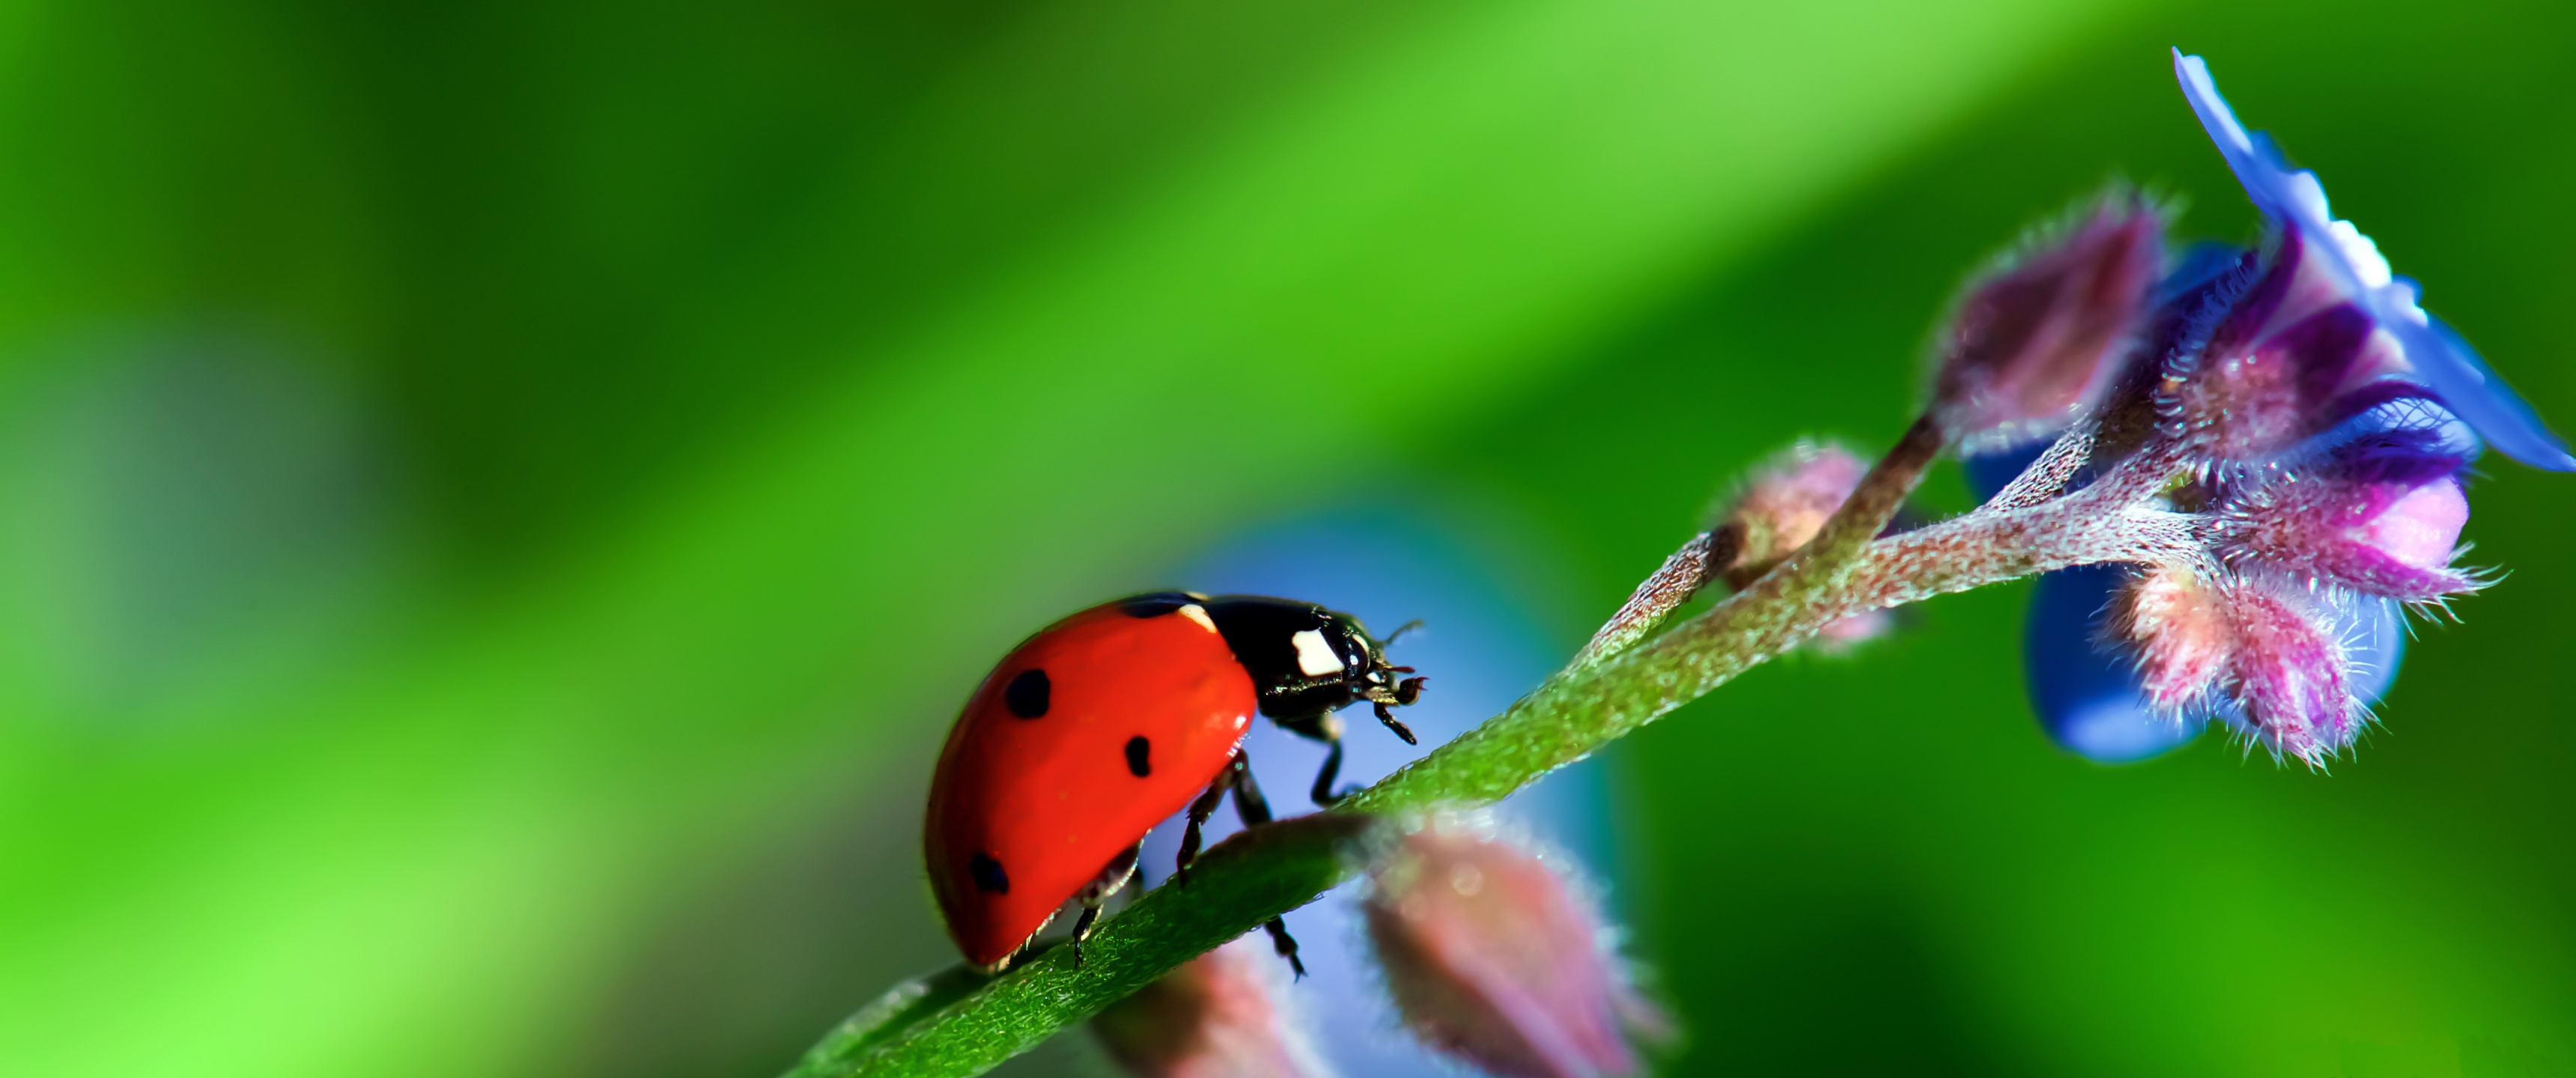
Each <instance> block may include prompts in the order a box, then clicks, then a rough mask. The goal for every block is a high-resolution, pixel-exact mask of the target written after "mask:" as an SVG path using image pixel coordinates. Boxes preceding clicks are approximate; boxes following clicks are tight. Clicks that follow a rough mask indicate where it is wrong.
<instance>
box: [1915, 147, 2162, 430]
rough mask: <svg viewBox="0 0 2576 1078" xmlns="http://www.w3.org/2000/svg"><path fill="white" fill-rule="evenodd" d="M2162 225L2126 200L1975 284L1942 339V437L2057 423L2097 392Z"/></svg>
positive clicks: (2112, 200) (2147, 277) (2136, 309)
mask: <svg viewBox="0 0 2576 1078" xmlns="http://www.w3.org/2000/svg"><path fill="white" fill-rule="evenodd" d="M2163 238H2164V218H2163V216H2162V215H2160V214H2159V213H2157V212H2156V210H2155V209H2154V208H2153V207H2151V206H2149V205H2147V203H2146V201H2145V200H2144V199H2142V198H2139V197H2138V196H2137V195H2135V194H2128V193H2123V194H2117V195H2113V196H2111V197H2109V198H2106V199H2104V200H2103V202H2102V203H2101V205H2099V206H2097V207H2096V208H2095V209H2094V210H2093V212H2092V214H2091V215H2090V216H2089V217H2087V218H2086V219H2085V220H2084V222H2083V223H2082V224H2081V225H2078V226H2076V227H2075V229H2074V230H2073V231H2071V232H2068V233H2066V234H2065V235H2063V236H2061V237H2058V238H2056V239H2053V240H2051V241H2048V242H2046V243H2044V244H2041V245H2039V246H2037V247H2035V248H2033V249H2031V250H2029V251H2028V252H2026V253H2024V254H2023V255H2022V256H2021V257H2019V258H2018V259H2016V260H2014V261H2013V262H2011V263H2009V264H2007V265H2006V266H2005V267H2004V268H2002V269H1999V270H1997V271H1995V272H1993V273H1992V274H1991V275H1989V276H1987V277H1986V278H1984V279H1983V280H1980V281H1978V282H1977V283H1976V284H1975V285H1973V286H1972V287H1971V288H1970V289H1969V290H1968V294H1967V297H1966V298H1965V299H1964V300H1962V301H1961V302H1960V304H1959V310H1958V313H1957V314H1956V315H1955V316H1953V317H1952V319H1951V321H1950V328H1949V330H1948V331H1947V333H1946V335H1945V336H1944V338H1943V340H1942V356H1941V369H1940V372H1939V374H1938V375H1937V376H1936V378H1935V380H1934V385H1933V396H1934V405H1933V408H1934V414H1935V415H1936V416H1937V417H1938V419H1939V421H1940V423H1941V428H1942V430H1943V431H1944V432H1945V433H1947V434H1948V435H1949V436H1950V437H1951V439H1952V440H1954V441H1958V442H1961V443H1963V444H1967V445H1969V446H1972V447H1973V446H1978V445H1989V444H1991V445H2000V444H2005V443H2009V442H2014V441H2020V440H2024V439H2027V438H2029V437H2031V436H2034V435H2037V434H2041V433H2045V432H2048V431H2051V430H2056V429H2060V428H2063V427H2064V426H2066V425H2067V424H2068V423H2071V422H2073V421H2074V420H2075V419H2076V418H2078V417H2079V416H2081V415H2082V414H2083V413H2084V412H2085V411H2086V410H2088V409H2090V408H2091V407H2092V406H2093V405H2094V404H2095V403H2096V402H2097V401H2099V400H2100V399H2101V397H2102V394H2103V392H2104V391H2105V390H2106V389H2107V388H2108V387H2109V386H2110V384H2111V383H2112V381H2113V380H2114V378H2115V376H2116V375H2117V373H2118V370H2117V368H2118V366H2119V365H2118V364H2116V363H2114V362H2112V360H2113V359H2115V358H2116V357H2117V356H2119V355H2120V354H2121V353H2122V351H2123V349H2122V347H2121V346H2122V345H2123V344H2124V343H2126V341H2127V339H2128V336H2129V334H2130V332H2131V330H2132V329H2133V328H2134V327H2135V324H2136V322H2137V321H2138V318H2139V315H2140V313H2141V312H2142V311H2143V309H2144V308H2145V307H2146V304H2147V300H2148V298H2149V294H2150V292H2151V291H2152V290H2153V289H2154V287H2155V284H2156V280H2157V273H2158V271H2159V269H2160V267H2161V264H2162V261H2163V257H2164V248H2163Z"/></svg>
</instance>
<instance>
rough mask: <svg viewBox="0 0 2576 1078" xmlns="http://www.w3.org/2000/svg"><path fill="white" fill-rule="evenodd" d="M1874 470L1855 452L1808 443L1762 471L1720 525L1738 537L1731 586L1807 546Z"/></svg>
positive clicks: (1731, 563)
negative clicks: (1865, 475) (1870, 471)
mask: <svg viewBox="0 0 2576 1078" xmlns="http://www.w3.org/2000/svg"><path fill="white" fill-rule="evenodd" d="M1868 471H1869V465H1868V463H1867V462H1865V461H1863V460H1861V459H1860V458H1859V457H1857V456H1854V455H1852V453H1851V451H1850V450H1847V449H1844V448H1842V447H1841V446H1837V445H1823V446H1818V445H1810V444H1807V443H1804V442H1801V443H1799V444H1798V445H1795V446H1792V447H1790V449H1789V451H1788V452H1786V453H1783V454H1781V455H1780V456H1779V457H1778V458H1777V459H1775V460H1773V461H1772V462H1771V463H1770V464H1768V465H1765V466H1764V467H1762V468H1761V469H1760V470H1758V471H1756V472H1755V473H1754V476H1753V482H1752V484H1751V485H1750V486H1747V487H1746V488H1745V490H1744V493H1743V494H1742V495H1740V496H1738V497H1737V498H1736V499H1735V501H1734V503H1733V504H1731V505H1729V506H1728V507H1727V510H1726V513H1725V515H1724V518H1723V520H1722V522H1721V525H1720V526H1722V527H1725V528H1728V529H1731V530H1733V531H1734V532H1735V534H1736V547H1735V557H1734V559H1733V560H1731V561H1729V562H1728V563H1727V564H1726V565H1725V566H1723V567H1722V568H1723V569H1724V571H1725V573H1726V581H1727V585H1728V586H1729V587H1735V588H1741V587H1744V586H1745V585H1747V584H1750V583H1752V582H1753V581H1754V579H1755V578H1756V577H1758V576H1760V575H1761V571H1762V570H1767V569H1768V568H1770V566H1771V565H1772V564H1773V563H1775V562H1777V561H1779V560H1780V559H1782V558H1785V557H1788V556H1789V555H1790V554H1793V553H1796V552H1797V549H1798V548H1799V547H1802V546H1805V545H1807V540H1810V539H1813V538H1815V537H1816V532H1818V531H1819V530H1822V529H1823V528H1824V526H1825V520H1826V518H1829V517H1831V516H1833V515H1834V510H1836V509H1840V508H1842V505H1843V501H1844V499H1847V498H1849V497H1851V492H1852V490H1853V489H1854V488H1856V487H1858V486H1860V479H1861V476H1862V475H1864V474H1866V473H1867V472H1868Z"/></svg>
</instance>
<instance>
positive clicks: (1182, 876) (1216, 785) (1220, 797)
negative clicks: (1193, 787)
mask: <svg viewBox="0 0 2576 1078" xmlns="http://www.w3.org/2000/svg"><path fill="white" fill-rule="evenodd" d="M1250 768H1251V764H1250V762H1249V761H1247V760H1246V759H1245V758H1244V755H1243V750H1242V749H1236V750H1234V758H1233V759H1231V760H1228V761H1226V764H1225V770H1223V771H1219V772H1217V773H1216V781H1214V782H1211V783H1208V788H1207V792H1206V793H1202V794H1200V795H1199V799H1198V800H1196V801H1192V802H1190V815H1189V822H1188V823H1186V824H1184V825H1183V826H1182V828H1181V855H1180V857H1178V858H1177V859H1175V863H1174V864H1173V865H1172V882H1173V883H1179V884H1186V883H1188V882H1189V881H1190V862H1192V861H1196V860H1198V858H1199V843H1200V842H1201V841H1202V839H1201V837H1200V834H1199V831H1200V829H1201V828H1203V827H1205V826H1207V822H1208V817H1210V816H1214V815H1216V807H1217V806H1218V805H1221V804H1224V803H1225V792H1226V791H1227V790H1229V789H1232V788H1233V787H1234V784H1235V776H1236V775H1238V774H1250V773H1251V770H1250Z"/></svg>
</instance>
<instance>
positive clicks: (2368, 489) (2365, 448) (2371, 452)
mask: <svg viewBox="0 0 2576 1078" xmlns="http://www.w3.org/2000/svg"><path fill="white" fill-rule="evenodd" d="M2433 437H2435V436H2434V435H2431V434H2427V433H2426V432H2425V431H2422V430H2416V429H2400V430H2393V431H2387V432H2382V433H2379V434H2375V435H2371V436H2366V437H2364V438H2361V439H2359V440H2356V441H2354V442H2352V443H2349V444H2347V445H2343V446H2339V447H2336V448H2335V449H2334V450H2333V451H2332V452H2331V453H2329V454H2328V455H2327V456H2326V457H2325V458H2324V459H2323V460H2322V461H2320V462H2318V463H2315V464H2312V465H2309V466H2306V467H2302V468H2299V469H2296V470H2292V471H2290V472H2288V473H2287V474H2283V475H2279V476H2276V477H2272V478H2270V479H2269V480H2268V481H2266V482H2262V483H2259V484H2256V485H2253V486H2251V487H2250V488H2248V489H2246V490H2243V491H2241V492H2238V493H2236V494H2235V495H2233V496H2231V497H2230V498H2229V499H2228V500H2227V501H2226V503H2225V504H2224V505H2223V506H2222V509H2223V516H2222V521H2223V530H2222V538H2221V540H2220V543H2219V545H2218V548H2217V549H2218V553H2219V554H2220V556H2222V557H2224V558H2226V559H2228V560H2229V561H2230V562H2232V563H2238V564H2247V563H2259V564H2262V565H2266V566H2269V567H2272V568H2275V569H2282V570H2287V571H2289V572H2292V573H2294V574H2298V575H2301V576H2306V577H2309V578H2311V579H2319V580H2324V581H2327V582H2329V583H2333V584H2337V585H2340V586H2342V587H2346V588H2350V589H2352V590H2354V591H2359V592H2364V593H2367V594H2371V595H2384V596H2387V597H2389V598H2392V599H2397V600H2400V601H2404V602H2414V603H2425V602H2438V601H2440V600H2441V599H2443V598H2445V597H2448V596H2452V595H2462V594H2466V593H2468V592H2472V591H2476V590H2477V589H2478V588H2480V587H2482V586H2484V584H2483V582H2482V581H2481V580H2479V579H2478V578H2477V577H2476V576H2475V575H2473V574H2471V573H2469V572H2466V571H2463V570H2460V569H2456V568H2453V567H2452V564H2451V563H2452V560H2453V559H2454V558H2456V557H2457V556H2458V554H2459V550H2460V529H2461V528H2462V527H2463V526H2464V525H2466V524H2467V523H2468V520H2469V499H2468V494H2467V492H2466V491H2465V490H2464V489H2463V488H2462V487H2461V486H2460V480H2459V474H2458V473H2459V471H2460V469H2461V468H2462V467H2464V466H2466V465H2467V463H2468V461H2467V458H2466V457H2465V456H2463V455H2460V454H2459V453H2458V452H2457V451H2455V450H2451V449H2449V448H2447V447H2445V446H2442V445H2440V444H2438V443H2436V442H2433V441H2432V440H2431V439H2432V438H2433Z"/></svg>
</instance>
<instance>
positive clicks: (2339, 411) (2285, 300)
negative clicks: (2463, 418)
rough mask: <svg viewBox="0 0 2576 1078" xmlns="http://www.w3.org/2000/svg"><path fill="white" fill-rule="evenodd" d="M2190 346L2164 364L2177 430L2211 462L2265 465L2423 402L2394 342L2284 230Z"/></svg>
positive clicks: (2165, 396) (2297, 237)
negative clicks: (2383, 407) (2409, 400)
mask: <svg viewBox="0 0 2576 1078" xmlns="http://www.w3.org/2000/svg"><path fill="white" fill-rule="evenodd" d="M2248 259H2249V261H2248V262H2247V264H2246V265H2245V266H2244V267H2242V269H2243V271H2244V272H2247V273H2252V274H2254V276H2253V277H2252V280H2251V283H2250V284H2247V285H2245V286H2244V287H2243V288H2242V289H2241V290H2240V291H2238V292H2237V294H2236V295H2235V296H2234V297H2233V298H2232V299H2230V300H2228V301H2227V305H2226V307H2225V308H2224V315H2223V317H2221V318H2220V319H2219V321H2218V324H2217V325H2216V327H2215V328H2214V329H2212V330H2211V331H2210V334H2209V336H2208V338H2207V339H2206V340H2205V341H2204V342H2202V343H2201V344H2200V346H2199V347H2197V348H2192V349H2185V350H2181V351H2178V352H2176V353H2175V354H2174V355H2173V356H2171V357H2169V358H2168V359H2167V361H2166V371H2165V382H2164V386H2163V390H2162V401H2161V405H2162V411H2163V412H2164V415H2165V417H2166V421H2167V423H2168V425H2169V426H2170V428H2171V429H2172V431H2173V433H2174V434H2175V435H2176V436H2177V437H2181V438H2184V439H2187V440H2188V441H2190V442H2191V443H2192V444H2193V445H2194V446H2195V447H2196V448H2198V449H2199V450H2201V451H2202V452H2204V453H2206V454H2208V455H2209V456H2210V457H2212V458H2215V459H2217V460H2219V461H2222V462H2226V463H2232V464H2251V463H2259V462H2264V461H2268V460H2270V459H2272V458H2274V457H2276V456H2278V455H2280V454H2282V453H2285V452H2287V451H2289V450H2291V449H2292V448H2294V447H2296V446H2298V445H2299V444H2300V443H2302V442H2305V441H2307V440H2308V439H2310V438H2312V437H2315V436H2317V435H2319V434H2321V433H2324V432H2325V431H2327V430H2330V429H2332V428H2333V427H2335V426H2336V425H2337V424H2340V423H2342V422H2344V421H2345V420H2348V419H2351V418H2352V417H2354V416H2355V415H2358V414H2360V413H2362V412H2364V411H2366V410H2368V409H2370V408H2372V407H2375V406H2377V405H2380V404H2383V403H2385V402H2386V401H2387V400H2389V399H2391V398H2392V397H2396V396H2419V397H2420V396H2422V395H2423V390H2422V389H2421V388H2420V387H2417V386H2416V385H2414V384H2413V383H2412V382H2410V381H2407V380H2405V378H2404V376H2405V375H2406V374H2407V372H2408V368H2407V366H2406V363H2405V356H2404V353H2403V352H2402V351H2401V350H2400V349H2399V347H2398V344H2397V339H2396V338H2395V337H2393V336H2391V335H2389V334H2388V333H2387V332H2385V331H2384V330H2382V329H2381V328H2380V326H2379V324H2378V323H2377V322H2376V321H2374V320H2373V319H2372V318H2371V316H2370V314H2369V312H2368V311H2366V310H2364V309H2363V308H2362V307H2361V306H2360V305H2359V304H2356V303H2352V302H2347V301H2344V300H2342V299H2340V298H2339V297H2337V296H2336V295H2334V294H2333V293H2332V291H2331V290H2330V289H2328V288H2326V287H2325V286H2323V285H2321V284H2320V283H2318V282H2317V281H2316V280H2315V278H2316V277H2317V271H2316V269H2315V266H2316V256H2315V254H2314V252H2313V251H2312V250H2311V249H2310V248H2309V246H2308V244H2307V242H2306V241H2305V240H2304V239H2303V238H2302V237H2301V234H2300V233H2299V232H2297V231H2295V230H2292V231H2284V232H2281V233H2280V234H2278V235H2277V236H2276V237H2275V241H2274V244H2273V246H2272V249H2271V250H2270V252H2269V254H2268V255H2265V256H2252V255H2249V256H2248Z"/></svg>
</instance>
